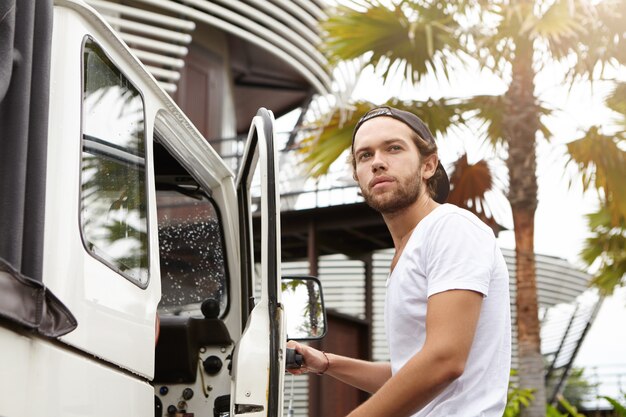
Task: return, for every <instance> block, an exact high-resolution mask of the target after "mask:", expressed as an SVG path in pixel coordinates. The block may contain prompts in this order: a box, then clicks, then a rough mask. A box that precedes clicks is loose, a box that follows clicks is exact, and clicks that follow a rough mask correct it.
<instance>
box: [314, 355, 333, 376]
mask: <svg viewBox="0 0 626 417" xmlns="http://www.w3.org/2000/svg"><path fill="white" fill-rule="evenodd" d="M321 352H322V355H324V357H325V358H326V368H324V370H323V371H322V372H318V373H317V374H318V375H324V374H325V373H326V371H328V368H329V367H330V359H328V355H326V352H324V351H323V350H322V351H321Z"/></svg>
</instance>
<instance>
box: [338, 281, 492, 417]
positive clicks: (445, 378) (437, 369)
mask: <svg viewBox="0 0 626 417" xmlns="http://www.w3.org/2000/svg"><path fill="white" fill-rule="evenodd" d="M482 299H483V296H482V294H480V293H477V292H474V291H466V290H453V291H446V292H442V293H439V294H435V295H433V296H431V297H430V298H429V299H428V307H427V315H426V341H425V343H424V347H423V348H422V350H421V351H419V352H418V353H417V354H415V356H413V357H412V358H411V359H410V360H409V361H408V362H407V363H406V365H405V366H404V367H402V369H400V370H399V371H398V372H397V373H396V374H395V375H394V376H393V377H392V378H390V379H389V380H388V381H387V382H386V383H385V384H384V385H383V386H382V387H381V388H380V389H379V390H378V391H377V392H376V393H375V394H374V395H373V396H372V397H371V398H370V399H369V400H368V401H366V402H365V403H363V404H362V405H361V406H360V407H358V408H357V409H356V410H354V411H353V412H352V413H350V414H349V417H379V416H380V417H383V416H385V417H387V416H394V417H403V416H410V415H411V414H413V413H415V412H416V411H417V410H420V409H421V408H423V407H424V406H425V405H426V404H428V403H429V402H430V401H431V400H432V399H433V398H434V397H435V396H437V394H439V393H440V392H441V391H443V390H444V389H445V388H446V387H447V386H448V385H450V383H452V382H453V381H454V380H455V379H456V378H458V377H459V376H461V374H462V373H463V370H464V368H465V362H466V361H467V357H468V355H469V352H470V348H471V346H472V342H473V340H474V334H475V332H476V326H477V323H478V318H479V315H480V308H481V306H482Z"/></svg>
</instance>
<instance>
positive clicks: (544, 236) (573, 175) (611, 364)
mask: <svg viewBox="0 0 626 417" xmlns="http://www.w3.org/2000/svg"><path fill="white" fill-rule="evenodd" d="M561 79H562V78H561V74H560V73H559V68H555V69H554V71H544V72H543V73H542V74H541V75H540V76H538V77H537V79H536V85H537V94H538V95H539V97H540V99H542V100H545V101H546V102H547V103H548V104H549V106H550V107H551V108H553V109H554V110H555V114H556V115H557V116H558V117H555V118H554V119H553V120H552V121H551V122H548V123H549V124H548V127H549V128H550V129H551V131H552V132H553V134H554V138H553V140H552V142H550V143H547V142H546V141H539V144H538V146H537V158H538V161H537V162H538V166H537V177H538V184H539V190H538V201H539V205H538V208H537V212H536V217H535V250H536V252H537V253H539V254H543V255H551V256H556V257H560V258H563V259H566V260H568V261H569V262H571V263H572V264H573V265H575V266H576V267H579V268H580V269H583V270H588V268H586V267H585V265H584V264H583V263H582V262H581V260H580V256H579V254H580V251H581V249H582V247H583V244H584V240H585V238H586V237H587V236H588V234H589V232H588V228H587V223H586V218H585V214H587V213H590V212H593V211H594V210H595V209H596V208H597V206H598V199H597V195H596V194H595V191H589V192H586V193H583V191H582V186H581V183H580V176H579V174H578V173H577V170H576V169H575V167H573V166H568V165H567V161H568V159H567V156H566V146H565V144H566V143H567V142H569V141H572V140H574V139H577V138H579V137H580V136H581V132H582V131H583V130H584V129H586V128H588V127H590V126H592V125H602V126H603V127H604V128H606V129H609V130H610V126H611V124H612V120H613V117H614V115H612V114H611V113H610V111H608V110H606V109H605V106H604V105H603V97H604V96H605V94H606V93H607V92H608V84H602V83H598V84H596V85H594V86H593V88H591V87H590V86H589V85H584V86H579V87H575V88H573V89H572V90H571V91H570V92H569V93H568V91H567V87H566V86H564V85H562V84H561ZM505 88H506V86H505V85H504V84H503V83H502V82H501V81H499V80H498V79H495V78H494V77H493V76H490V75H489V74H485V73H481V72H480V71H478V70H477V69H469V70H468V71H466V72H464V73H461V74H460V75H459V76H457V77H456V78H455V79H453V80H452V82H450V83H444V84H443V85H442V84H441V83H437V82H434V80H432V79H431V80H429V79H428V77H427V78H426V79H425V80H424V81H423V82H422V83H421V84H420V87H418V88H414V87H412V86H409V85H407V84H405V83H403V82H401V81H400V80H395V81H393V82H391V83H389V84H387V85H385V86H383V83H382V80H381V79H380V78H379V77H377V76H376V75H375V73H374V71H373V70H371V69H366V70H365V72H364V74H363V75H362V76H361V78H360V79H359V82H358V83H357V84H356V86H355V88H354V92H353V97H354V98H358V99H366V100H369V101H371V102H373V103H377V104H380V103H383V102H385V101H386V100H388V99H389V98H390V97H391V96H392V94H393V95H395V96H396V97H399V98H401V99H406V100H420V99H422V100H424V99H427V98H439V97H451V96H452V97H464V96H469V95H474V94H502V93H503V91H505V90H504V89H505ZM438 144H439V148H440V157H441V160H442V162H443V164H444V166H446V164H451V163H452V162H453V161H454V160H455V159H456V158H457V157H458V156H460V154H461V153H462V152H463V151H467V153H468V157H469V158H470V162H472V160H473V161H474V162H475V161H476V160H477V159H479V158H484V157H487V158H488V159H489V160H491V161H492V162H493V163H494V165H493V166H494V170H495V174H496V176H497V177H500V178H503V179H504V182H506V176H507V174H506V169H505V167H504V165H503V164H502V162H498V156H500V157H501V156H502V155H501V154H498V155H495V154H493V153H491V155H490V151H489V147H488V146H486V145H485V144H484V143H483V142H481V141H477V140H476V138H475V137H474V135H473V132H471V131H469V130H468V129H461V130H455V131H453V132H451V134H450V135H448V136H447V137H446V138H438ZM448 166H449V165H448ZM492 201H493V203H494V206H495V211H496V214H499V215H500V219H503V223H504V225H505V226H506V227H508V228H510V229H512V221H511V219H510V208H509V207H508V203H507V202H506V200H505V199H504V196H499V197H498V196H495V197H493V199H492ZM498 240H499V243H500V245H501V247H503V248H510V249H513V248H514V247H515V243H514V235H513V231H512V230H510V231H504V232H502V233H501V234H500V236H499V238H498ZM624 322H626V289H622V290H618V291H616V292H615V295H614V296H612V297H609V298H607V299H606V300H605V301H604V303H603V305H602V307H601V309H600V311H599V313H598V316H597V317H596V320H595V322H594V324H593V326H592V328H591V329H590V330H589V332H588V334H587V337H586V339H585V341H584V343H583V345H582V346H581V348H580V350H579V353H578V355H577V359H576V361H575V366H578V367H584V368H586V369H587V371H586V372H587V373H589V374H594V373H595V374H602V373H606V372H613V373H616V372H620V373H622V374H624V376H623V380H622V382H621V383H622V389H624V390H626V332H624V331H623V329H622V330H620V331H616V323H624ZM596 367H597V368H596ZM592 379H593V378H592ZM613 381H614V382H616V378H613ZM598 393H600V394H609V395H617V393H618V386H617V385H616V384H614V386H611V387H601V388H600V391H598Z"/></svg>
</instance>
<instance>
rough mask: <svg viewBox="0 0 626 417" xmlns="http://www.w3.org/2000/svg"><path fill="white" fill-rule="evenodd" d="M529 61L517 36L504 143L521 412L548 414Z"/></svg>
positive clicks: (528, 50)
mask: <svg viewBox="0 0 626 417" xmlns="http://www.w3.org/2000/svg"><path fill="white" fill-rule="evenodd" d="M532 62H533V45H532V42H531V41H530V40H528V39H520V40H518V42H517V44H516V49H515V59H514V61H513V63H512V64H513V67H512V80H511V84H510V86H509V90H508V91H507V93H506V108H505V115H503V123H504V126H503V128H504V133H505V137H506V140H507V143H508V158H507V167H508V170H509V196H508V199H509V202H510V203H511V209H512V211H513V224H514V228H515V254H516V260H517V270H516V286H517V299H516V307H517V342H518V343H517V346H518V358H519V369H518V372H519V381H520V387H522V388H531V389H533V390H534V396H535V399H534V401H533V402H532V403H531V404H530V406H529V407H528V408H526V409H524V410H523V411H522V416H524V417H542V416H545V413H546V395H545V384H544V365H543V358H542V356H541V338H540V334H539V317H538V303H537V280H536V274H535V252H534V242H533V240H534V229H535V211H536V209H537V176H536V167H537V160H536V150H535V146H536V142H535V138H536V134H537V131H538V127H539V113H538V111H537V103H536V99H535V96H534V87H535V85H534V77H535V72H534V69H533V66H532Z"/></svg>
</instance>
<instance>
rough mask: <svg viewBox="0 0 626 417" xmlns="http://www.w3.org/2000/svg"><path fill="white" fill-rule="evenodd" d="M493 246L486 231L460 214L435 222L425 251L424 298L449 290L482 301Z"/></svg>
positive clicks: (447, 216) (489, 273)
mask: <svg viewBox="0 0 626 417" xmlns="http://www.w3.org/2000/svg"><path fill="white" fill-rule="evenodd" d="M495 244H496V243H495V236H494V235H493V233H491V232H490V230H488V229H486V228H482V227H480V226H479V225H477V224H475V223H473V222H472V221H471V220H470V219H467V218H465V217H464V216H462V215H460V214H456V213H449V214H447V215H445V216H443V217H442V218H440V219H438V220H437V222H436V223H435V224H433V227H432V229H431V231H430V233H429V236H428V244H427V247H426V259H425V266H426V268H425V269H426V277H427V280H428V297H430V296H431V295H434V294H437V293H440V292H444V291H449V290H472V291H476V292H479V293H481V294H483V296H485V297H486V296H487V295H488V292H489V281H490V279H491V269H492V268H491V266H492V265H493V257H494V245H495Z"/></svg>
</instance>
